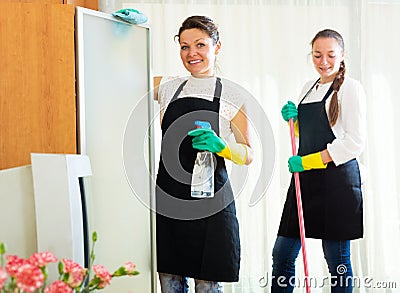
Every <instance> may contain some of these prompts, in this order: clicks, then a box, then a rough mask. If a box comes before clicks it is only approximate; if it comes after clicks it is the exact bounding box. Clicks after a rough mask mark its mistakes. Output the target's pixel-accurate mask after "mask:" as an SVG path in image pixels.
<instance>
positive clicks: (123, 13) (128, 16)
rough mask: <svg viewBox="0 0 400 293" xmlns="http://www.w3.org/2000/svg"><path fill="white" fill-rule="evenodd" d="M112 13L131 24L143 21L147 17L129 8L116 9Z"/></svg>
mask: <svg viewBox="0 0 400 293" xmlns="http://www.w3.org/2000/svg"><path fill="white" fill-rule="evenodd" d="M112 15H113V16H115V17H117V18H120V19H122V20H124V21H127V22H129V23H133V24H141V23H145V22H146V21H147V19H148V18H147V16H146V15H144V14H143V13H141V12H139V11H138V10H136V9H131V8H128V9H121V10H118V11H116V12H114V13H113V14H112Z"/></svg>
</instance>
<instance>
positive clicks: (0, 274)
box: [0, 267, 7, 290]
mask: <svg viewBox="0 0 400 293" xmlns="http://www.w3.org/2000/svg"><path fill="white" fill-rule="evenodd" d="M6 280H7V273H6V272H5V271H3V269H2V267H0V290H1V289H3V286H4V283H5V282H6Z"/></svg>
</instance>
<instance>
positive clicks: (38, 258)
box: [28, 252, 57, 268]
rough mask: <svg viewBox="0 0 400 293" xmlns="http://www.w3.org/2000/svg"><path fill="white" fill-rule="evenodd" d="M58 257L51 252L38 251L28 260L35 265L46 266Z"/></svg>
mask: <svg viewBox="0 0 400 293" xmlns="http://www.w3.org/2000/svg"><path fill="white" fill-rule="evenodd" d="M56 261H57V258H56V257H55V255H54V254H53V253H51V252H36V253H34V254H32V255H31V257H30V258H29V259H28V262H29V263H30V264H33V265H34V266H37V267H40V268H44V267H45V266H47V265H48V264H49V263H51V262H56Z"/></svg>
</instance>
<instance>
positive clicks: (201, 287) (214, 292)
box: [158, 273, 224, 293]
mask: <svg viewBox="0 0 400 293" xmlns="http://www.w3.org/2000/svg"><path fill="white" fill-rule="evenodd" d="M158 276H159V278H160V284H161V292H162V293H187V292H189V278H188V277H184V276H179V275H171V274H166V273H158ZM194 283H195V291H196V293H223V292H224V290H223V286H222V283H221V282H212V281H204V280H197V279H195V280H194Z"/></svg>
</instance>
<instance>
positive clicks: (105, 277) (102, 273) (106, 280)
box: [92, 265, 111, 289]
mask: <svg viewBox="0 0 400 293" xmlns="http://www.w3.org/2000/svg"><path fill="white" fill-rule="evenodd" d="M92 269H93V272H94V273H95V274H96V277H97V278H99V279H100V280H101V282H100V284H99V286H98V287H99V288H100V289H103V288H104V287H105V286H106V285H109V284H110V283H111V274H110V273H109V272H108V271H107V269H106V268H105V267H104V266H102V265H93V266H92Z"/></svg>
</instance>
